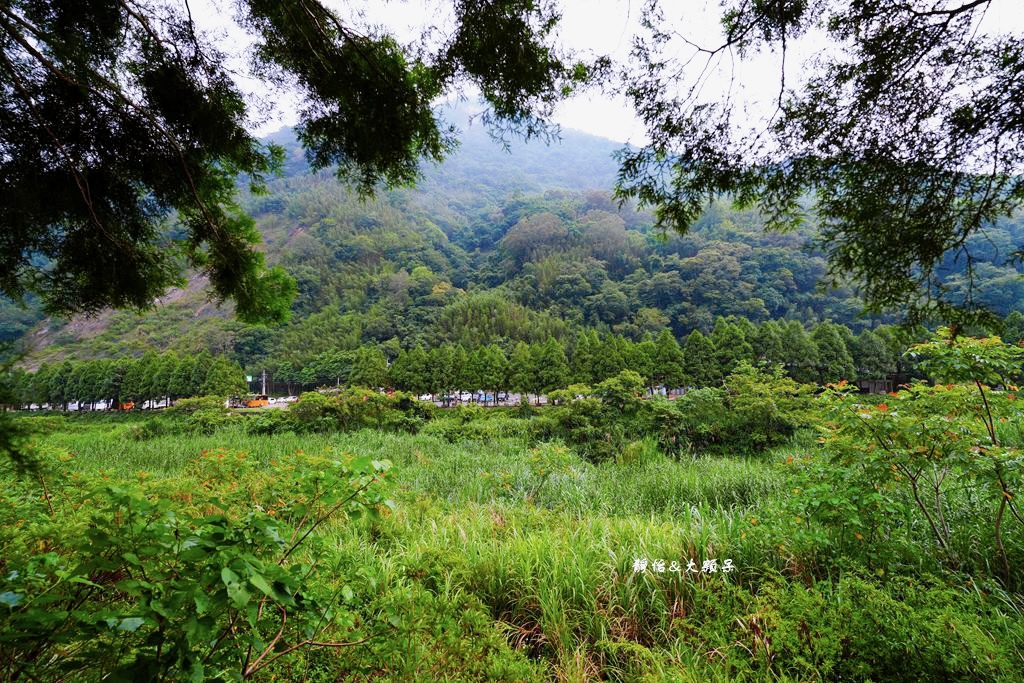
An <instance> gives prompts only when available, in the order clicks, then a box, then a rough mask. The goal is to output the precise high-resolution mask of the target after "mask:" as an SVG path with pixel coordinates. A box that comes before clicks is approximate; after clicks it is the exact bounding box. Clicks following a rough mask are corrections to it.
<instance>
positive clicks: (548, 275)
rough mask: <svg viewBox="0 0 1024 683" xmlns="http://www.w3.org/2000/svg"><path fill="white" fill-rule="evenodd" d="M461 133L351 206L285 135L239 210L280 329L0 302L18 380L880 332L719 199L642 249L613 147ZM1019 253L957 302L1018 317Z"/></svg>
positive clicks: (209, 311) (214, 314) (1020, 232)
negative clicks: (614, 193) (967, 299)
mask: <svg viewBox="0 0 1024 683" xmlns="http://www.w3.org/2000/svg"><path fill="white" fill-rule="evenodd" d="M464 126H465V135H463V136H462V141H463V142H462V145H461V147H460V149H459V150H458V151H457V152H456V153H455V154H453V155H452V157H451V158H450V159H449V160H448V161H446V162H445V163H444V164H443V165H439V166H431V167H427V168H425V169H424V177H423V179H422V182H421V183H419V185H418V186H417V187H415V188H402V189H396V190H391V191H383V192H380V193H379V194H378V195H377V196H376V197H375V198H372V199H366V200H361V199H359V198H358V197H356V196H354V195H353V194H352V193H351V192H349V191H348V190H346V189H345V188H344V187H343V186H341V185H340V184H339V183H338V182H337V181H336V180H335V178H334V177H333V176H332V175H330V174H329V173H317V174H311V173H309V171H308V169H307V167H306V165H305V161H304V157H303V153H302V150H301V149H300V148H299V147H298V145H297V144H296V142H295V138H294V135H293V133H292V132H291V131H290V130H282V131H279V132H278V133H277V134H275V135H273V136H271V140H272V141H273V142H275V143H277V144H280V145H282V146H283V147H284V148H285V150H286V158H287V162H286V167H285V173H284V175H283V177H281V178H277V179H274V180H272V181H271V182H270V183H269V187H268V189H269V193H268V194H266V195H263V196H249V195H243V206H244V208H245V209H246V210H247V211H248V212H250V214H251V215H253V216H254V217H255V218H256V220H257V225H258V228H259V230H260V232H261V234H262V235H263V239H264V243H265V250H266V252H267V255H268V260H269V261H270V262H271V263H275V264H281V265H283V266H284V267H285V268H286V269H287V270H288V271H289V272H290V273H291V275H292V276H293V277H294V278H295V279H296V281H297V283H298V288H299V294H298V297H297V298H296V301H295V304H294V315H293V318H292V320H291V322H289V323H288V324H286V325H283V326H280V327H277V328H275V329H268V328H265V327H254V326H247V325H243V324H242V323H239V322H237V321H235V320H233V319H232V317H231V315H230V313H231V312H230V309H226V308H221V307H217V306H215V305H214V304H212V303H211V302H209V301H207V299H206V295H205V292H204V289H203V287H202V282H201V280H199V279H193V281H192V282H191V283H190V284H189V286H188V287H187V288H186V289H184V290H177V291H173V292H170V293H169V294H168V296H166V297H165V298H164V300H163V301H161V302H160V303H159V304H158V306H157V307H156V308H154V309H153V310H151V311H148V312H145V313H142V314H140V313H134V312H123V311H122V312H107V313H104V314H101V315H99V316H97V317H95V318H91V319H75V320H71V321H60V320H42V317H41V315H40V314H39V313H38V312H36V311H35V310H34V309H32V308H31V307H29V308H28V309H22V308H19V307H16V306H14V305H12V304H10V303H8V302H4V303H3V305H2V306H0V323H2V324H0V330H2V332H3V337H4V338H5V339H20V340H21V341H22V343H23V344H25V346H27V347H28V348H29V354H28V356H27V358H26V361H25V364H26V365H27V366H28V367H35V366H37V365H38V364H40V363H42V362H49V361H53V360H57V359H61V358H68V357H71V358H101V357H116V356H124V355H129V356H138V355H141V353H143V352H144V351H146V350H158V351H160V350H165V349H171V350H175V351H179V352H187V353H195V352H198V351H202V350H207V351H210V352H211V353H214V354H217V355H228V356H230V357H232V359H233V360H237V361H239V362H240V363H241V364H243V366H246V367H248V368H257V367H265V366H270V367H275V368H278V369H279V370H283V369H284V368H291V369H293V370H294V369H298V368H301V367H302V366H303V365H304V364H305V363H307V362H309V361H310V359H312V358H314V357H315V356H316V355H317V354H320V353H323V352H325V351H328V350H331V349H342V350H344V349H353V348H356V347H358V346H360V345H363V344H368V343H370V344H373V343H376V344H384V345H385V346H386V348H391V349H392V351H396V350H397V348H410V347H412V346H416V345H423V346H426V347H432V346H436V345H438V344H440V343H444V342H459V343H462V344H463V345H465V346H467V347H475V346H478V345H481V344H489V343H498V344H502V345H504V346H505V347H506V348H508V347H509V346H510V345H511V344H514V343H515V342H516V341H520V340H521V341H527V342H535V341H540V340H543V339H546V338H547V337H549V336H552V337H555V338H560V339H566V338H568V337H569V336H572V335H574V334H575V332H576V330H578V329H580V328H595V329H597V330H599V331H603V332H614V333H616V334H619V335H622V336H624V337H627V338H630V339H633V340H640V339H642V338H644V337H645V336H646V335H648V334H652V335H656V334H657V333H658V332H660V331H661V330H662V329H664V328H668V329H670V330H671V331H672V332H673V334H674V335H675V336H676V337H677V338H680V339H682V338H683V337H684V336H685V335H687V334H688V333H689V332H690V331H692V330H695V329H699V330H702V331H704V332H708V331H709V330H710V329H711V328H712V327H713V326H714V322H715V319H716V318H717V317H718V316H736V317H738V318H746V319H748V320H750V321H751V322H753V323H760V322H764V321H767V320H778V319H791V320H798V321H800V322H802V323H805V324H808V325H809V324H812V323H815V322H818V321H823V320H832V321H835V322H839V323H842V324H845V325H847V326H849V327H850V328H852V329H853V330H854V331H857V330H860V329H864V328H868V327H873V326H875V325H877V324H878V323H879V322H891V321H894V320H895V319H896V318H897V317H898V316H897V315H894V316H892V317H890V318H887V319H886V320H871V319H863V318H860V317H858V315H859V313H860V310H861V302H860V300H859V299H858V298H857V297H856V294H855V292H854V291H853V290H852V289H851V288H849V287H846V286H840V287H838V288H833V289H825V288H823V287H822V284H821V283H822V280H823V278H824V276H825V275H826V270H827V268H826V262H825V260H824V258H823V256H822V255H821V254H820V253H817V252H815V251H814V250H812V249H811V248H809V246H808V245H809V243H810V242H811V241H812V238H813V230H812V228H811V227H808V228H806V229H804V230H802V231H800V232H796V233H790V234H773V233H765V232H764V231H763V230H762V222H761V220H760V219H759V217H758V216H757V215H756V213H753V212H738V211H734V210H732V209H731V208H730V207H729V206H728V205H727V204H725V203H719V204H716V205H714V206H712V207H711V208H710V209H709V210H708V211H707V212H706V214H705V215H704V217H703V218H702V219H701V221H700V222H699V223H698V225H696V226H695V227H694V229H693V230H692V231H691V232H690V233H689V234H688V235H686V236H679V235H675V234H672V235H667V236H666V235H659V234H656V233H655V231H654V230H653V229H652V223H653V220H652V217H651V216H650V215H649V214H646V213H643V212H637V211H635V210H632V209H631V208H629V207H623V208H620V207H617V206H616V205H615V203H614V202H613V201H612V199H611V194H610V188H611V186H612V184H613V182H614V177H615V171H616V164H615V161H614V159H613V158H612V154H613V152H614V151H615V150H616V149H617V148H618V145H617V144H616V143H614V142H611V141H608V140H603V139H600V138H595V137H592V136H588V135H585V134H582V133H577V132H573V131H567V132H565V133H564V134H563V137H562V139H561V141H560V142H559V143H556V144H552V145H544V144H541V143H533V144H523V143H519V144H512V145H511V146H510V149H509V151H505V150H503V149H502V147H501V146H500V145H499V144H496V143H495V142H494V141H493V140H491V139H489V138H488V136H487V134H486V133H485V132H484V131H483V130H482V129H481V127H480V126H472V125H467V124H465V122H464ZM1022 241H1024V222H1022V221H1021V220H1010V221H1005V222H1004V223H1003V224H1001V225H1000V226H998V227H997V228H993V229H992V230H990V231H989V233H988V234H987V235H985V236H983V237H982V238H979V239H976V240H975V242H976V244H975V250H974V251H975V255H976V260H975V262H974V263H973V267H974V269H975V273H976V274H977V275H979V276H980V285H979V286H977V287H976V288H975V289H974V291H973V296H974V297H975V298H976V299H977V300H979V301H982V302H984V303H986V304H988V305H990V306H992V307H993V309H994V310H995V311H996V312H998V313H999V314H1001V315H1006V314H1007V313H1009V312H1010V311H1011V310H1015V309H1019V308H1020V307H1021V305H1022V303H1024V282H1022V281H1021V279H1020V278H1019V271H1018V268H1017V267H1015V266H1013V265H1010V264H1007V263H1005V262H1003V261H1002V260H1001V259H1002V256H1001V255H1003V254H1007V253H1009V252H1010V251H1012V249H1011V246H1012V245H1015V244H1020V243H1021V242H1022ZM963 275H964V267H963V264H956V263H949V264H947V273H946V277H945V283H946V286H948V287H949V288H950V289H951V290H952V291H954V292H956V291H958V289H959V290H960V291H963V292H966V291H967V286H966V283H965V279H964V276H963Z"/></svg>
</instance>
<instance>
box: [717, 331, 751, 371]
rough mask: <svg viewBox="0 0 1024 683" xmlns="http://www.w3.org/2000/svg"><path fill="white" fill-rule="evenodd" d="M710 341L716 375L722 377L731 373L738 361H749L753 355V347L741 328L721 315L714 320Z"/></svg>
mask: <svg viewBox="0 0 1024 683" xmlns="http://www.w3.org/2000/svg"><path fill="white" fill-rule="evenodd" d="M711 343H712V345H714V347H715V361H716V362H717V363H718V376H719V377H722V378H724V377H726V376H727V375H728V374H729V373H731V372H732V371H733V370H734V369H735V368H736V364H737V363H739V362H740V361H744V360H746V361H749V360H751V359H752V358H753V357H754V349H753V348H752V347H751V346H750V344H749V343H747V338H746V336H745V335H744V334H743V330H742V329H741V328H740V327H739V326H738V325H736V324H734V323H731V322H729V321H728V320H726V319H725V318H722V317H719V318H718V319H717V320H715V328H714V329H713V330H712V331H711Z"/></svg>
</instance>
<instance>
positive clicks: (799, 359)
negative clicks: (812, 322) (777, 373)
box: [782, 320, 819, 384]
mask: <svg viewBox="0 0 1024 683" xmlns="http://www.w3.org/2000/svg"><path fill="white" fill-rule="evenodd" d="M782 357H783V363H782V365H783V367H785V368H786V372H787V373H789V376H790V377H792V378H793V379H795V380H796V381H797V382H803V383H805V384H811V383H813V382H816V381H818V379H819V378H818V376H817V367H818V348H817V347H816V346H815V345H814V342H812V341H811V338H810V336H808V334H807V330H805V329H804V326H803V325H801V324H800V323H799V322H798V321H796V320H790V321H788V322H787V323H786V324H785V325H784V326H783V327H782Z"/></svg>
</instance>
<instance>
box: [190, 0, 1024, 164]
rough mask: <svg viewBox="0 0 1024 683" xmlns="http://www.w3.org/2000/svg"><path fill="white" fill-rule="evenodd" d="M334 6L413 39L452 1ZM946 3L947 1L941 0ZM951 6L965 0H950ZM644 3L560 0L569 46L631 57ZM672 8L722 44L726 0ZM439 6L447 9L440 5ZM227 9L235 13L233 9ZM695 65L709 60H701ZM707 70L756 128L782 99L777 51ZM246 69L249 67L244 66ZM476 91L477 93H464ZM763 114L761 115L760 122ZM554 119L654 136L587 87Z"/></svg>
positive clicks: (685, 50) (997, 3) (795, 51)
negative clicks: (722, 17) (588, 90)
mask: <svg viewBox="0 0 1024 683" xmlns="http://www.w3.org/2000/svg"><path fill="white" fill-rule="evenodd" d="M323 1H324V2H325V4H327V5H328V6H331V7H332V8H334V9H335V10H336V11H337V12H338V13H339V15H340V16H341V17H342V18H343V19H344V18H346V17H353V16H358V17H359V18H360V20H365V21H367V22H370V23H373V24H379V25H382V26H385V27H387V28H388V29H389V30H390V31H392V32H393V33H394V35H395V36H396V37H397V38H398V39H399V41H410V42H411V41H413V40H415V39H416V38H418V37H419V36H420V35H421V33H422V31H423V30H424V27H426V26H438V27H440V29H441V31H442V32H443V31H445V30H446V29H448V30H450V29H451V26H452V19H451V16H450V6H451V3H450V2H448V1H445V0H440V1H438V0H432V1H431V0H385V1H382V0H323ZM936 1H937V2H942V0H936ZM947 1H948V4H949V5H954V4H959V0H947ZM219 4H222V3H219V2H217V0H192V9H193V12H194V14H197V15H198V16H202V17H204V21H205V22H208V23H210V25H212V26H216V27H219V28H220V29H221V30H224V31H226V32H227V43H228V44H229V45H230V44H231V43H234V44H235V45H237V46H241V45H244V43H245V42H246V36H245V34H244V32H242V31H241V29H239V28H237V27H235V26H233V22H232V21H231V19H230V14H229V13H226V12H220V13H218V10H217V9H216V7H217V5H219ZM643 4H644V3H643V0H560V1H559V2H558V5H559V6H560V7H561V11H562V21H561V22H560V28H559V38H560V40H561V42H562V43H563V44H564V45H565V46H566V47H568V48H569V49H571V50H573V51H575V52H576V53H577V54H578V55H579V56H580V57H582V58H584V59H587V58H593V57H595V56H597V55H608V56H610V57H612V58H613V59H614V60H616V61H619V62H622V61H625V60H626V59H627V57H628V55H629V51H630V48H631V42H632V36H633V35H634V34H635V33H636V32H637V31H638V29H639V18H640V12H641V9H642V5H643ZM663 4H665V5H666V7H667V9H666V10H665V26H669V27H671V28H672V29H673V30H674V31H675V32H676V33H678V34H679V36H680V37H682V38H685V40H686V41H689V42H690V43H692V44H697V45H700V46H702V47H715V46H717V45H718V44H719V43H720V42H721V41H722V30H721V25H720V23H719V21H720V16H721V12H722V9H721V2H720V1H719V0H674V1H671V2H665V3H663ZM439 8H440V9H439ZM227 12H230V10H228V11H227ZM982 26H983V29H984V30H985V31H993V32H1004V31H1015V32H1022V31H1024V2H1022V0H992V2H991V4H990V6H989V8H988V10H987V13H986V15H985V18H984V20H983V25H982ZM674 44H675V46H676V49H677V52H676V54H675V56H677V57H680V58H684V59H685V58H688V57H690V56H693V54H694V52H695V51H694V48H693V47H692V46H688V45H687V44H686V43H685V42H683V41H682V40H677V41H675V43H674ZM823 47H827V42H826V41H825V39H824V37H823V33H821V32H818V33H811V34H810V35H809V36H808V37H807V38H806V39H805V40H803V41H802V42H800V43H798V44H797V45H796V46H795V47H794V46H793V45H791V46H790V54H789V56H788V58H787V63H786V67H787V68H786V83H787V85H792V84H797V83H799V82H800V81H801V78H802V77H803V76H806V75H808V74H804V73H801V72H800V71H799V69H800V63H801V61H802V59H803V58H805V57H807V56H810V55H811V54H813V53H814V52H816V51H819V50H821V49H822V48H823ZM693 64H694V65H698V64H703V62H700V57H698V58H697V59H696V60H695V61H694V62H693ZM713 66H714V68H712V69H710V70H709V71H708V73H707V80H706V85H705V87H704V89H703V92H702V94H703V95H704V96H705V97H707V98H714V97H716V96H718V95H722V94H724V93H725V92H726V91H727V90H728V89H730V88H731V92H732V95H733V97H735V98H737V99H739V100H740V102H741V103H743V104H745V105H746V107H747V110H748V111H749V112H752V113H751V114H750V116H751V121H750V123H751V124H752V125H757V123H758V121H759V120H761V119H763V116H761V115H760V114H759V113H758V112H763V111H767V110H768V109H770V108H766V106H765V103H766V102H768V103H770V102H774V100H775V98H776V97H777V96H778V88H779V82H780V81H779V77H780V74H781V71H782V63H781V60H780V58H779V55H778V54H771V53H761V54H758V55H757V56H756V58H755V59H750V60H744V61H740V60H738V59H736V58H735V56H734V55H731V54H729V53H723V54H722V55H721V57H720V58H719V59H718V60H717V61H716V63H715V64H714V65H713ZM239 70H240V71H241V70H243V69H242V66H241V63H239ZM246 87H248V88H249V89H250V90H252V91H254V92H255V91H258V90H260V89H262V88H263V87H264V84H263V83H262V82H260V81H250V82H249V84H248V85H245V84H244V83H243V88H246ZM465 94H466V95H468V96H470V97H471V96H472V93H471V92H468V93H465ZM271 99H277V100H278V101H283V102H284V105H283V107H279V109H278V111H276V112H268V113H267V114H266V115H265V118H264V120H262V121H260V122H257V123H254V124H253V125H252V128H253V129H254V131H255V132H257V133H259V134H266V133H269V132H272V131H274V130H277V129H278V128H280V127H281V126H282V125H292V124H293V123H294V122H295V115H294V109H295V105H294V103H293V102H292V101H291V100H288V99H287V98H284V99H283V100H282V98H281V97H280V96H274V97H273V98H271ZM759 116H760V119H759ZM554 120H555V122H556V123H558V124H560V125H561V126H562V127H563V128H569V129H575V130H580V131H583V132H586V133H590V134H592V135H598V136H601V137H605V138H609V139H612V140H615V141H617V142H630V143H633V144H643V143H644V142H646V140H647V138H646V136H645V133H644V127H643V125H642V123H641V122H640V121H639V120H638V119H637V118H636V116H635V115H634V114H633V113H632V111H631V109H630V107H629V105H628V104H627V103H626V101H625V100H624V99H623V98H622V97H615V96H614V95H610V94H608V93H602V92H588V93H584V94H582V95H580V96H577V97H574V98H572V99H570V100H567V101H564V102H562V103H560V104H559V106H558V108H557V110H556V112H555V115H554Z"/></svg>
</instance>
